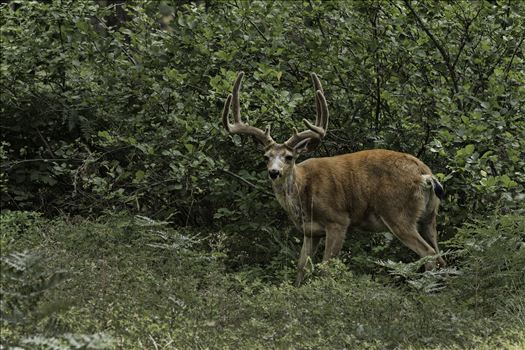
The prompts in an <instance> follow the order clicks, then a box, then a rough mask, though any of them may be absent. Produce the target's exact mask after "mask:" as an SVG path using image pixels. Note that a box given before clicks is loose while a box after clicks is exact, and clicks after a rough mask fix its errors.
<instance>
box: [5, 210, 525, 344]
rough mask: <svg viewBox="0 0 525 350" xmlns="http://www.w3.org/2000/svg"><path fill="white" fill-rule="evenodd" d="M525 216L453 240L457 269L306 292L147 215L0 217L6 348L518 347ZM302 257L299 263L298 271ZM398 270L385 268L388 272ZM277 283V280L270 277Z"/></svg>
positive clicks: (336, 277)
mask: <svg viewBox="0 0 525 350" xmlns="http://www.w3.org/2000/svg"><path fill="white" fill-rule="evenodd" d="M524 235H525V219H524V218H523V217H521V216H512V215H507V216H495V217H493V218H490V219H489V220H485V221H479V222H473V223H469V224H466V225H464V226H463V227H462V228H460V229H459V230H458V232H457V234H456V236H455V238H454V239H453V240H451V241H449V242H448V249H449V253H448V254H449V256H448V257H447V259H448V260H449V261H452V263H453V266H452V269H451V270H450V271H449V272H450V273H449V274H447V275H445V274H443V273H419V272H417V267H418V263H419V264H421V263H424V261H423V262H418V263H415V264H412V265H410V264H402V263H392V262H386V263H381V265H383V267H379V266H378V269H379V273H377V274H376V275H375V276H370V275H368V274H362V273H357V272H352V271H350V270H349V268H348V266H347V265H346V264H344V263H342V262H341V261H340V260H333V261H331V262H330V263H328V264H322V265H316V266H315V270H314V272H313V275H311V276H310V277H309V279H308V280H307V281H306V283H305V284H304V285H303V286H301V287H300V288H294V287H293V286H292V285H291V282H292V277H291V276H289V275H290V274H289V273H283V271H281V270H275V265H271V264H270V265H269V266H267V267H261V266H259V267H250V266H246V267H245V268H243V269H241V270H237V271H231V270H230V269H227V268H226V266H227V259H229V257H228V255H227V254H225V252H224V251H222V248H221V247H222V245H221V240H220V234H218V237H217V238H216V239H210V238H208V237H209V236H206V238H205V237H204V236H200V235H199V234H197V233H196V232H192V231H185V230H183V229H173V228H170V227H169V225H168V224H167V223H163V222H154V221H151V220H149V219H147V218H143V217H135V218H125V217H121V218H117V219H115V218H113V219H111V220H105V221H102V220H101V221H100V222H93V221H85V220H83V219H69V220H65V219H61V220H53V221H47V220H44V219H42V218H40V217H39V216H38V215H35V214H32V213H18V212H4V213H2V215H1V235H0V244H1V248H2V277H1V282H2V284H1V293H2V303H1V322H2V332H1V336H0V337H1V338H0V344H1V347H2V348H12V347H20V348H31V349H33V348H37V349H38V348H40V349H70V348H78V349H80V348H84V349H101V348H118V349H143V348H148V349H157V348H158V349H163V348H166V349H232V348H237V349H268V348H277V349H345V348H346V349H464V348H472V349H494V348H498V349H500V348H508V349H521V348H522V346H523V345H524V344H525V333H524V331H523V330H524V329H525V270H524V267H525V237H524ZM291 267H292V262H290V267H287V269H291ZM387 271H388V272H387ZM268 275H273V276H275V278H274V279H273V280H269V279H268Z"/></svg>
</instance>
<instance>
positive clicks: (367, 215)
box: [222, 71, 446, 286]
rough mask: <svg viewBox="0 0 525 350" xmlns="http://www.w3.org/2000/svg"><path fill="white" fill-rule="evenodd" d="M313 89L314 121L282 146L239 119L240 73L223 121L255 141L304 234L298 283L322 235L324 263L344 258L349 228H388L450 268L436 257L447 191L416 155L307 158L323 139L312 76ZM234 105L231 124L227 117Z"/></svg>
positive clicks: (432, 263)
mask: <svg viewBox="0 0 525 350" xmlns="http://www.w3.org/2000/svg"><path fill="white" fill-rule="evenodd" d="M310 75H311V79H312V82H313V85H314V89H315V106H316V118H315V122H314V123H313V124H312V123H311V122H310V121H308V120H307V119H303V123H304V125H305V127H306V129H305V130H304V131H301V132H299V131H298V130H297V128H293V133H292V136H291V137H290V138H289V139H288V140H286V141H285V142H284V143H277V142H275V141H274V140H273V138H272V137H271V135H270V126H269V125H268V126H267V127H266V129H265V130H264V131H263V130H262V129H259V128H257V127H254V126H250V125H248V124H246V123H244V122H243V121H242V119H241V111H240V101H239V91H240V87H241V82H242V79H243V76H244V73H243V72H242V71H241V72H239V73H238V75H237V79H236V80H235V83H234V85H233V91H232V93H231V94H229V96H228V97H227V99H226V101H225V104H224V108H223V110H222V124H223V126H224V128H225V129H226V131H227V132H229V133H230V134H239V135H248V136H251V137H252V138H253V139H254V140H255V141H256V142H258V143H259V144H260V145H261V146H262V149H263V152H264V160H265V162H266V167H267V170H268V176H269V178H270V180H271V184H272V188H273V192H274V194H275V197H276V198H277V201H278V202H279V204H280V205H281V207H282V208H283V209H284V210H285V211H286V213H287V214H288V217H289V218H290V219H291V221H292V222H293V223H294V225H295V226H296V228H297V229H298V230H299V231H300V232H302V234H303V243H302V248H301V252H300V255H299V260H298V262H297V277H296V280H295V285H296V286H300V285H301V283H302V282H303V279H304V276H305V273H306V272H307V270H306V265H307V262H308V261H312V259H313V257H314V255H315V252H316V251H317V247H318V245H319V241H320V240H321V238H323V237H324V253H323V262H325V261H328V260H330V259H332V258H335V257H337V256H338V255H339V253H340V251H341V249H342V246H343V242H344V240H345V236H346V234H347V232H348V231H352V230H360V231H365V232H387V231H389V232H391V233H392V234H393V235H394V236H395V237H397V238H398V239H399V240H400V241H401V242H402V243H403V244H405V245H406V246H407V247H408V248H410V249H411V250H412V251H414V252H415V253H416V254H418V255H419V256H420V257H427V256H433V257H432V258H429V259H428V262H426V263H425V269H426V270H432V269H435V268H440V267H444V266H446V263H445V261H444V259H443V258H442V257H441V256H440V255H438V254H439V248H438V242H437V235H438V233H437V228H436V218H437V214H438V207H439V205H440V202H441V200H443V199H444V189H443V186H442V185H441V183H440V182H439V181H438V179H437V178H436V177H435V176H434V175H433V174H432V171H431V170H430V168H429V167H428V166H427V165H425V164H424V163H423V162H422V161H421V160H419V159H418V158H416V157H414V156H412V155H410V154H407V153H401V152H397V151H392V150H386V149H370V150H363V151H358V152H354V153H348V154H343V155H336V156H331V157H322V158H309V159H306V160H304V161H302V162H300V163H297V159H298V157H299V156H300V155H302V154H304V153H308V152H312V151H313V150H315V149H316V147H317V146H318V145H319V144H320V142H321V140H322V139H323V138H324V136H325V135H326V132H327V127H328V117H329V114H328V106H327V102H326V98H325V95H324V91H323V88H322V86H321V82H320V80H319V78H318V76H317V75H316V74H315V73H311V74H310ZM230 108H231V109H232V110H233V111H232V114H233V121H230V118H229V113H230Z"/></svg>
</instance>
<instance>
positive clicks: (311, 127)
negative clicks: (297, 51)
mask: <svg viewBox="0 0 525 350" xmlns="http://www.w3.org/2000/svg"><path fill="white" fill-rule="evenodd" d="M311 77H312V81H313V84H314V88H315V89H316V92H315V106H316V111H317V114H316V118H315V124H312V123H310V122H309V121H308V120H306V119H303V123H304V125H305V126H306V127H307V128H308V130H305V131H301V132H300V133H298V132H297V129H294V133H293V135H292V136H291V137H290V138H289V139H288V140H287V141H286V142H285V145H287V146H288V147H291V148H294V147H295V146H297V145H298V144H299V143H300V142H301V141H303V140H306V139H310V141H309V143H308V147H307V151H313V150H314V149H315V148H316V147H317V146H318V145H319V143H320V141H321V139H322V138H323V137H324V136H325V134H326V129H327V127H328V105H327V103H326V99H325V97H324V94H323V87H322V85H321V82H320V81H319V78H318V77H317V75H316V74H315V73H311Z"/></svg>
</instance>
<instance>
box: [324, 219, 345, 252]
mask: <svg viewBox="0 0 525 350" xmlns="http://www.w3.org/2000/svg"><path fill="white" fill-rule="evenodd" d="M349 223H350V222H348V223H346V224H329V225H327V226H326V239H325V246H324V255H323V261H327V260H330V259H332V258H335V257H336V256H338V255H339V252H340V251H341V248H342V247H343V243H344V240H345V236H346V231H347V229H348V226H349Z"/></svg>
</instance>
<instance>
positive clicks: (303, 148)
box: [293, 139, 311, 154]
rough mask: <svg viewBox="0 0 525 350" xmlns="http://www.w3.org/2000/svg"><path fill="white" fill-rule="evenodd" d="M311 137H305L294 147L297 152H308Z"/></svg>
mask: <svg viewBox="0 0 525 350" xmlns="http://www.w3.org/2000/svg"><path fill="white" fill-rule="evenodd" d="M310 141H311V139H304V140H302V141H300V142H299V143H298V144H297V145H295V147H294V148H293V149H294V151H295V152H297V154H301V153H305V152H308V150H309V147H308V144H309V143H310Z"/></svg>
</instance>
